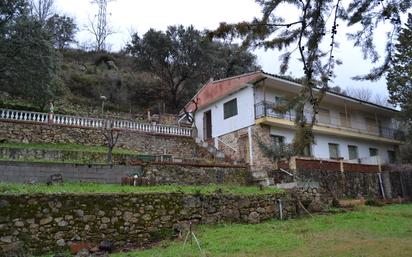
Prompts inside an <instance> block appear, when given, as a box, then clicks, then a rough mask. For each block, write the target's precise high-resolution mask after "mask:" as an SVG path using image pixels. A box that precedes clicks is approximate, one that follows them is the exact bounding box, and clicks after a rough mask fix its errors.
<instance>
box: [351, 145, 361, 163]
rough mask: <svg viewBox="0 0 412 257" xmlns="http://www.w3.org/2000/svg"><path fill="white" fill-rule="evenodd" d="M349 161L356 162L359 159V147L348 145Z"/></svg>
mask: <svg viewBox="0 0 412 257" xmlns="http://www.w3.org/2000/svg"><path fill="white" fill-rule="evenodd" d="M348 152H349V160H355V159H358V158H359V155H358V147H357V146H356V145H348Z"/></svg>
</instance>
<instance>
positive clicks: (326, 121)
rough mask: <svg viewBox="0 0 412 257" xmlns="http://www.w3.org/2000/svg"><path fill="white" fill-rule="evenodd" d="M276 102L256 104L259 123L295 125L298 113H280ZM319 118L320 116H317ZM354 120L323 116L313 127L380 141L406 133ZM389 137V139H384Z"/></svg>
mask: <svg viewBox="0 0 412 257" xmlns="http://www.w3.org/2000/svg"><path fill="white" fill-rule="evenodd" d="M274 106H276V103H274V102H267V101H266V102H260V103H257V104H255V118H256V120H258V122H259V123H266V124H268V125H274V126H276V125H277V126H280V127H293V126H294V121H295V118H296V115H295V113H294V111H288V112H286V113H279V112H276V111H275V110H274ZM304 115H305V116H306V117H307V118H308V120H309V119H310V118H311V115H312V113H310V112H305V113H304ZM317 119H319V117H317ZM364 126H366V125H365V124H360V123H356V122H352V121H345V120H343V121H342V120H340V119H336V118H332V117H327V118H323V119H322V121H319V120H317V121H316V125H315V127H314V128H313V130H314V131H315V132H319V133H325V134H332V135H342V136H349V137H356V138H363V139H379V141H389V142H393V143H399V142H400V141H403V138H404V133H403V131H402V130H400V129H393V128H385V127H382V126H377V125H373V126H369V127H368V126H366V128H362V127H364ZM383 139H389V140H383Z"/></svg>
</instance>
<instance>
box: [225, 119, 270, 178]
mask: <svg viewBox="0 0 412 257" xmlns="http://www.w3.org/2000/svg"><path fill="white" fill-rule="evenodd" d="M251 132H252V147H251V148H252V152H253V163H252V162H251V161H250V160H249V159H250V157H249V152H250V150H249V149H250V148H249V137H248V128H244V129H240V130H237V131H234V132H231V133H228V134H225V135H222V136H220V137H219V139H220V140H222V141H223V142H225V143H226V144H227V145H230V146H231V147H232V148H234V149H236V151H234V150H233V149H232V148H230V147H228V146H226V145H225V144H223V143H219V150H221V151H223V152H224V153H225V155H226V156H230V158H232V159H233V160H237V161H238V162H241V163H248V164H249V165H250V169H251V172H252V175H253V177H254V178H255V180H257V182H259V183H263V184H264V185H267V183H268V182H267V180H266V179H267V177H268V175H267V173H268V172H269V171H271V170H273V169H274V163H273V162H272V160H271V159H270V158H268V157H267V156H266V155H265V153H264V152H263V151H262V148H261V146H260V145H259V143H258V141H257V138H259V140H260V141H261V142H262V143H264V144H266V145H271V144H272V141H271V138H270V127H269V126H266V125H254V126H252V127H251Z"/></svg>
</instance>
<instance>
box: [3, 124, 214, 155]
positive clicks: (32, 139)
mask: <svg viewBox="0 0 412 257" xmlns="http://www.w3.org/2000/svg"><path fill="white" fill-rule="evenodd" d="M119 131H120V137H119V140H118V143H117V145H116V147H120V148H125V149H132V150H136V151H138V152H139V153H140V154H158V155H162V154H168V155H173V156H174V157H177V158H194V157H199V158H203V157H204V158H212V155H211V154H210V153H209V152H207V150H205V149H203V148H201V147H199V146H198V145H197V144H196V143H195V141H194V139H193V138H191V137H183V136H168V135H157V134H150V133H141V132H137V131H129V130H119ZM0 142H6V143H47V144H81V145H90V146H101V145H105V139H104V136H103V134H102V133H101V131H100V130H99V129H95V128H85V127H73V126H64V125H55V124H39V123H34V122H8V121H1V122H0Z"/></svg>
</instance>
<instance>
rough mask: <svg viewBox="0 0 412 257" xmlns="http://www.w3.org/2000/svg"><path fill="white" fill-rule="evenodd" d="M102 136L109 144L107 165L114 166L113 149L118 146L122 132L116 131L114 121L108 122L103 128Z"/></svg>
mask: <svg viewBox="0 0 412 257" xmlns="http://www.w3.org/2000/svg"><path fill="white" fill-rule="evenodd" d="M102 134H103V136H104V138H105V140H106V144H107V148H108V149H107V163H108V164H109V165H113V149H114V147H115V146H116V144H117V141H118V139H119V137H120V132H119V131H118V130H116V129H114V122H113V120H110V119H109V120H106V122H105V124H104V125H103V127H102Z"/></svg>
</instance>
